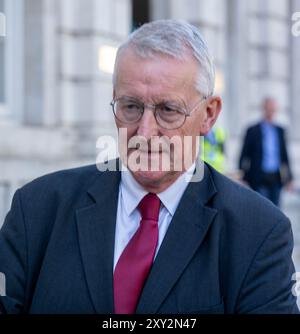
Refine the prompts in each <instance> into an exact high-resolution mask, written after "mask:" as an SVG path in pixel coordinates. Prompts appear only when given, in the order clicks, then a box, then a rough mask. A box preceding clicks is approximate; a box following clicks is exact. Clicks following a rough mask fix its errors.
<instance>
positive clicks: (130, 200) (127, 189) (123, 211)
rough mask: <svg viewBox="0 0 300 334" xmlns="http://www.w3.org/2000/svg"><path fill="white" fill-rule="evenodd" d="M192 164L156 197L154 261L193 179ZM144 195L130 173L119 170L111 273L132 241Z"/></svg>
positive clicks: (138, 223) (145, 193)
mask: <svg viewBox="0 0 300 334" xmlns="http://www.w3.org/2000/svg"><path fill="white" fill-rule="evenodd" d="M194 169H195V163H194V164H193V165H192V166H191V167H190V168H189V169H188V170H187V171H186V172H185V173H183V174H182V175H180V176H179V177H178V179H177V180H176V181H175V182H174V183H173V184H172V185H171V186H170V187H168V188H167V189H166V190H164V191H163V192H161V193H159V194H157V196H158V197H159V199H160V201H161V206H160V211H159V218H158V230H159V236H158V245H157V248H156V253H155V257H156V255H157V252H158V250H159V248H160V246H161V244H162V241H163V239H164V237H165V235H166V232H167V230H168V227H169V225H170V223H171V220H172V218H173V216H174V214H175V211H176V209H177V206H178V204H179V202H180V199H181V197H182V195H183V193H184V191H185V189H186V187H187V185H188V183H189V181H190V179H191V178H192V175H193V171H194ZM147 193H148V192H147V191H146V190H145V189H144V188H143V187H142V186H141V185H140V184H139V183H138V182H137V181H136V180H135V179H134V177H133V176H132V174H131V172H130V171H128V170H126V171H124V170H122V174H121V182H120V187H119V199H118V210H117V222H116V233H115V252H114V269H115V267H116V264H117V262H118V260H119V257H120V255H121V254H122V252H123V250H124V249H125V247H126V245H127V243H128V242H129V240H130V239H131V238H132V237H133V235H134V234H135V232H136V230H137V229H138V227H139V225H140V221H141V214H140V212H139V210H138V208H137V206H138V205H139V203H140V201H141V200H142V199H143V197H144V196H145V195H147Z"/></svg>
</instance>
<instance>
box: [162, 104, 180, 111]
mask: <svg viewBox="0 0 300 334" xmlns="http://www.w3.org/2000/svg"><path fill="white" fill-rule="evenodd" d="M162 110H163V111H164V112H165V113H176V112H179V108H178V107H177V106H170V105H164V106H162Z"/></svg>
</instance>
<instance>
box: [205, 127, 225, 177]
mask: <svg viewBox="0 0 300 334" xmlns="http://www.w3.org/2000/svg"><path fill="white" fill-rule="evenodd" d="M225 138H226V136H225V131H224V129H223V128H221V127H216V128H213V129H212V130H211V131H210V133H209V134H208V135H207V136H205V137H204V141H203V147H202V159H203V160H204V161H205V162H207V163H208V164H210V165H211V166H212V167H214V168H215V169H216V170H217V171H219V172H221V173H223V172H224V171H225V153H224V146H225Z"/></svg>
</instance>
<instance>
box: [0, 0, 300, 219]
mask: <svg viewBox="0 0 300 334" xmlns="http://www.w3.org/2000/svg"><path fill="white" fill-rule="evenodd" d="M296 11H300V0H251V1H248V0H163V1H161V0H148V1H143V0H0V12H4V13H5V15H6V23H7V27H6V28H7V29H6V31H7V35H6V37H0V222H2V221H3V218H4V215H5V213H6V212H7V210H8V208H9V205H10V202H11V198H12V195H13V193H14V191H15V190H16V189H17V188H18V187H20V186H21V185H23V184H24V183H26V182H28V181H30V180H32V179H33V178H36V177H37V176H40V175H43V174H45V173H49V172H51V171H54V170H59V169H62V168H69V167H73V166H80V165H83V164H88V163H93V162H95V157H96V153H97V152H96V139H97V137H98V136H100V135H104V134H105V135H113V136H115V135H116V132H115V129H114V121H113V117H112V112H111V110H110V106H109V102H110V101H111V94H112V84H111V66H112V60H113V54H114V51H115V48H117V47H118V45H120V43H121V42H122V41H123V40H124V39H125V38H126V36H127V35H128V33H129V32H130V31H132V29H133V27H135V26H137V25H138V24H140V23H143V22H146V21H149V20H155V19H161V18H180V19H186V20H188V21H189V22H191V23H193V24H195V25H197V26H199V27H200V28H201V30H202V33H203V35H204V37H205V39H206V41H207V43H208V45H209V47H210V50H211V53H212V54H213V56H214V57H215V63H216V67H217V87H216V90H217V93H219V94H221V96H222V97H223V101H224V107H223V113H222V116H221V119H220V121H219V122H220V123H221V124H222V125H223V126H224V127H225V129H226V131H227V142H226V155H227V170H228V172H232V171H234V170H236V166H237V157H238V154H239V151H240V145H241V139H242V137H243V132H244V130H245V127H246V126H247V125H248V124H249V123H252V122H255V121H256V120H257V119H258V118H259V116H260V102H261V100H262V98H263V97H264V96H265V95H268V94H271V95H274V96H276V97H277V98H278V101H279V103H280V107H281V112H280V114H279V115H278V121H279V122H280V123H282V124H283V125H284V126H285V127H286V128H287V130H288V132H287V133H288V140H289V151H290V156H291V160H292V166H293V169H294V173H295V175H296V177H297V180H298V182H299V180H300V167H299V166H300V149H299V146H300V131H299V130H298V127H297V124H298V126H299V124H300V77H299V76H298V75H297V70H298V64H300V37H298V38H297V37H294V36H293V35H292V33H291V28H292V24H293V22H292V20H291V17H292V13H294V12H296ZM0 224H1V223H0Z"/></svg>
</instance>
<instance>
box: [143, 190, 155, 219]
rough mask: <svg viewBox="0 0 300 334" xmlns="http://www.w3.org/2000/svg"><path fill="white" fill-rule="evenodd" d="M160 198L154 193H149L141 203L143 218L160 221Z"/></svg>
mask: <svg viewBox="0 0 300 334" xmlns="http://www.w3.org/2000/svg"><path fill="white" fill-rule="evenodd" d="M159 208H160V199H159V198H158V197H157V196H156V195H155V194H152V193H149V194H147V195H146V196H145V197H144V198H143V199H142V200H141V201H140V204H139V210H140V213H141V216H142V219H151V220H156V221H158V215H159Z"/></svg>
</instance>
